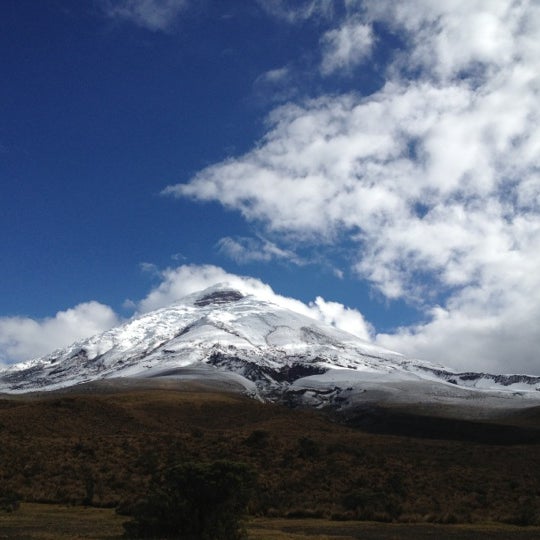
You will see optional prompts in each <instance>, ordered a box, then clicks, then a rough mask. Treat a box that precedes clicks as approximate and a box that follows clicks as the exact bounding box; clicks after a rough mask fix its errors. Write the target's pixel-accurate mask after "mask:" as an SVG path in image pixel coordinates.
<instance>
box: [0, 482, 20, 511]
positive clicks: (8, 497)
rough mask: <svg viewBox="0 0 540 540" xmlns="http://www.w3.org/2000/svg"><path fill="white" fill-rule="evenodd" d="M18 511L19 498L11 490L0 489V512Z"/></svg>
mask: <svg viewBox="0 0 540 540" xmlns="http://www.w3.org/2000/svg"><path fill="white" fill-rule="evenodd" d="M18 509H19V496H18V495H17V493H15V492H14V491H12V490H11V489H6V488H4V489H3V488H0V511H2V512H14V511H15V510H18Z"/></svg>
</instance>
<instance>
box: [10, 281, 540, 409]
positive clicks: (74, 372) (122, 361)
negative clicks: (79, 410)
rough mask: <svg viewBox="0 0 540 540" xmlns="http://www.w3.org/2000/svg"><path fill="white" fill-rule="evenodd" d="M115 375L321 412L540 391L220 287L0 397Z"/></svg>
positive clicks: (26, 368) (75, 348) (61, 353)
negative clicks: (185, 383)
mask: <svg viewBox="0 0 540 540" xmlns="http://www.w3.org/2000/svg"><path fill="white" fill-rule="evenodd" d="M119 377H130V378H155V377H176V378H180V379H182V378H192V379H193V378H195V379H200V380H216V379H220V380H222V381H229V382H230V383H231V384H232V383H234V384H236V385H237V386H238V384H240V385H241V387H242V388H244V389H245V391H247V392H248V393H250V394H252V395H256V396H259V397H261V398H263V399H265V398H269V399H287V400H289V401H290V400H291V399H292V400H296V401H300V402H302V403H307V404H311V405H315V406H321V405H324V404H329V403H331V404H334V405H335V404H339V403H341V404H345V403H354V402H357V401H358V400H359V399H365V398H366V396H367V394H369V396H371V397H374V396H375V395H376V394H377V392H378V393H379V394H381V392H382V393H383V394H385V395H386V396H388V395H391V396H393V398H392V399H395V400H398V401H399V400H400V399H413V398H414V399H422V397H421V396H429V395H431V396H438V397H437V399H442V398H441V396H442V397H444V396H453V397H456V396H460V395H464V396H466V397H467V396H469V395H470V393H471V390H470V389H471V388H473V389H475V390H474V391H475V392H476V393H478V389H484V390H490V391H494V390H497V391H499V392H500V391H505V392H506V395H507V396H509V395H511V394H516V393H520V394H523V395H526V396H527V397H533V396H534V397H535V396H537V395H540V392H537V390H538V389H540V378H538V377H528V376H494V375H486V374H477V373H461V374H460V373H454V372H452V371H451V370H448V369H445V368H443V367H441V366H435V365H433V364H430V363H427V362H422V361H418V360H411V359H408V358H405V357H404V356H403V355H400V354H398V353H394V352H391V351H388V350H386V349H383V348H381V347H378V346H376V345H373V344H371V343H369V342H366V341H364V340H361V339H360V338H358V337H356V336H354V335H352V334H349V333H347V332H343V331H341V330H338V329H336V328H334V327H333V326H330V325H327V324H324V323H322V322H320V321H317V320H315V319H312V318H310V317H307V316H305V315H303V314H300V313H297V312H294V311H291V310H289V309H286V308H284V307H281V306H279V305H277V304H275V303H272V302H270V301H268V300H265V299H262V298H260V297H258V296H256V295H253V294H244V293H242V292H240V291H238V290H236V289H234V288H230V287H227V286H222V285H220V286H215V287H212V288H210V289H206V290H204V291H201V292H198V293H195V294H192V295H189V296H187V297H185V298H184V299H182V300H180V301H178V302H176V303H174V304H173V305H171V306H169V307H166V308H162V309H158V310H156V311H153V312H151V313H147V314H144V315H141V316H138V317H136V318H133V319H132V320H130V321H129V322H127V323H125V324H123V325H121V326H119V327H117V328H114V329H112V330H109V331H107V332H104V333H102V334H99V335H96V336H94V337H91V338H89V339H85V340H82V341H79V342H77V343H74V344H73V345H71V346H69V347H67V348H65V349H61V350H58V351H55V352H53V353H52V354H49V355H47V356H44V357H42V358H38V359H36V360H31V361H29V362H23V363H21V364H16V365H14V366H12V367H10V368H9V369H6V370H4V371H1V372H0V392H10V393H15V392H17V393H20V392H29V391H37V390H53V389H58V388H63V387H67V386H73V385H77V384H80V383H84V382H90V381H96V380H101V379H113V378H119Z"/></svg>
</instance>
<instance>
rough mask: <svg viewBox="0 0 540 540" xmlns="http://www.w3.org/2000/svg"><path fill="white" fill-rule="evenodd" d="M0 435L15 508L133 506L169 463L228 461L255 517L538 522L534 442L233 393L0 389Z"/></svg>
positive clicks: (0, 460) (0, 471)
mask: <svg viewBox="0 0 540 540" xmlns="http://www.w3.org/2000/svg"><path fill="white" fill-rule="evenodd" d="M0 437H1V438H2V445H0V486H2V489H3V490H4V491H3V492H2V493H3V494H4V495H3V496H4V499H2V498H1V496H2V493H0V502H1V501H2V500H4V501H7V502H8V504H6V503H3V504H4V506H5V507H6V508H7V509H8V510H9V509H10V507H11V510H12V513H11V514H9V515H10V516H15V515H16V514H17V513H18V512H17V511H16V506H17V504H18V501H23V503H29V502H32V503H37V502H39V503H54V504H63V505H66V504H67V505H76V506H77V505H87V506H94V507H102V508H104V507H108V508H111V509H114V508H116V507H118V506H120V507H121V508H124V509H126V508H130V507H131V508H133V505H135V504H139V503H138V501H140V499H141V496H142V495H144V494H146V493H148V492H149V491H150V492H154V491H155V486H156V478H157V477H158V476H159V475H162V474H163V471H167V470H170V471H176V472H177V473H178V474H180V472H181V471H183V473H182V474H184V473H185V472H186V470H185V467H186V466H188V464H190V465H189V466H190V467H194V469H193V470H194V471H196V470H197V467H203V468H204V467H211V464H212V463H215V462H220V461H222V460H229V461H233V462H241V463H243V464H245V466H246V467H247V468H248V469H249V470H251V471H254V473H255V474H256V475H257V478H258V481H257V489H256V490H255V491H254V492H253V495H252V496H251V497H249V501H248V505H247V510H248V512H249V514H250V515H251V516H259V517H272V518H289V519H293V518H294V519H305V518H317V519H327V520H331V521H332V522H333V523H335V524H336V526H337V525H339V524H343V526H345V524H346V523H347V522H348V521H351V520H376V521H378V522H387V523H394V524H397V523H437V524H455V523H479V522H487V521H489V522H499V523H508V524H515V525H519V526H524V525H527V526H531V525H537V524H539V523H540V445H538V444H505V445H500V444H481V443H475V442H469V441H466V440H452V439H444V438H438V439H436V438H432V439H424V438H420V437H408V436H404V435H400V436H394V435H390V434H373V433H367V432H365V431H362V430H360V429H357V428H350V427H346V426H344V425H339V424H337V423H335V422H332V421H330V420H329V419H327V418H325V417H324V416H323V415H321V414H319V413H316V412H312V411H311V412H310V411H298V410H290V409H286V408H284V407H279V406H272V405H264V404H261V403H258V402H256V401H254V400H249V399H245V398H242V397H240V396H236V395H230V394H223V393H212V392H203V391H199V390H197V391H182V392H180V391H175V390H172V389H161V390H159V391H158V390H151V389H147V390H144V389H143V390H137V391H135V390H129V391H123V392H115V393H103V394H92V395H90V394H88V395H84V394H80V395H76V394H69V393H68V394H65V395H58V394H54V395H47V396H44V397H33V398H31V397H25V398H9V399H1V400H0ZM177 466H180V468H175V467H177ZM182 467H184V469H182ZM201 471H203V469H200V470H199V473H200V474H202V472H201ZM176 472H175V473H174V474H176ZM207 472H208V471H207ZM199 473H197V474H199ZM171 474H173V473H171ZM193 474H195V473H193ZM162 480H164V481H167V479H166V478H162ZM9 494H16V495H17V496H16V497H15V498H13V495H9ZM6 497H7V499H6ZM10 497H11V498H10ZM9 501H12V503H10V502H9ZM243 502H245V501H243V500H239V501H238V504H239V506H242V504H243ZM240 503H242V504H240ZM148 504H151V500H150V501H148ZM182 504H184V505H187V506H186V508H187V507H188V506H189V505H190V504H195V503H193V502H190V501H184V502H182ZM197 504H198V503H197ZM6 515H7V514H6ZM212 519H213V518H212ZM124 521H127V517H125V518H124ZM143 522H144V520H142V519H141V520H140V522H139V525H140V526H141V527H142V523H143ZM128 527H129V526H128ZM131 532H132V533H133V534H136V533H135V532H134V529H132V530H131ZM255 537H256V536H255ZM270 537H271V536H268V538H270ZM214 538H218V537H214ZM259 538H262V537H260V536H259ZM276 538H278V537H276Z"/></svg>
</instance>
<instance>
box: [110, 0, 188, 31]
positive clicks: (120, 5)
mask: <svg viewBox="0 0 540 540" xmlns="http://www.w3.org/2000/svg"><path fill="white" fill-rule="evenodd" d="M102 6H103V10H104V13H105V14H106V15H107V16H108V17H111V18H114V19H118V20H124V21H126V22H130V23H133V24H135V25H137V26H140V27H143V28H147V29H148V30H152V31H164V30H168V29H170V28H171V26H172V25H173V24H174V23H175V22H176V19H177V17H178V15H179V14H180V13H181V12H182V11H183V10H184V9H186V8H187V6H188V0H104V1H103V3H102Z"/></svg>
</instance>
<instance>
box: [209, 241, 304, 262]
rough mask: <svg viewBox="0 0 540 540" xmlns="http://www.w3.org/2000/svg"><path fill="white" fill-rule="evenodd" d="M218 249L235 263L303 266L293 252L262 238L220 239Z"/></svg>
mask: <svg viewBox="0 0 540 540" xmlns="http://www.w3.org/2000/svg"><path fill="white" fill-rule="evenodd" d="M217 247H218V249H219V250H220V252H221V253H223V254H224V255H227V256H228V257H230V258H231V259H233V260H234V261H236V262H237V263H241V264H243V263H249V262H269V261H273V260H282V261H287V262H290V263H293V264H297V265H298V264H303V261H302V259H301V258H300V257H298V256H297V255H296V254H295V253H294V252H293V251H291V250H289V249H282V248H280V247H279V246H277V245H276V244H274V243H273V242H270V241H269V240H266V239H264V238H260V237H259V238H253V237H242V236H239V237H235V238H233V237H230V236H226V237H224V238H221V239H220V240H219V242H218V244H217Z"/></svg>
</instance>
